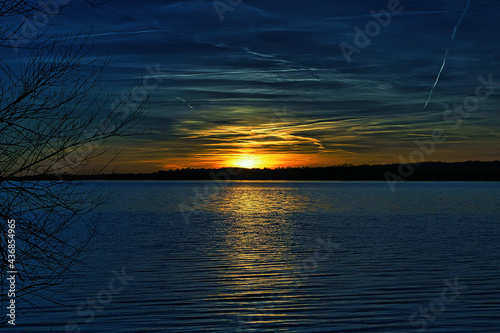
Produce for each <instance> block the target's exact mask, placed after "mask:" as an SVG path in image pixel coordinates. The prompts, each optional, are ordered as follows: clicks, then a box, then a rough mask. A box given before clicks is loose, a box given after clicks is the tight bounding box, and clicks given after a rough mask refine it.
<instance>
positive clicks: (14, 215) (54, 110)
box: [0, 0, 148, 320]
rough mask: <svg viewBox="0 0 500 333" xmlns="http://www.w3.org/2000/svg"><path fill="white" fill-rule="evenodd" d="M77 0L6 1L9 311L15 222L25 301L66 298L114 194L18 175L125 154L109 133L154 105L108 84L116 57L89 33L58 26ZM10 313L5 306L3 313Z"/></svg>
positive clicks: (1, 105) (3, 90)
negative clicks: (95, 44) (67, 33)
mask: <svg viewBox="0 0 500 333" xmlns="http://www.w3.org/2000/svg"><path fill="white" fill-rule="evenodd" d="M86 2H87V3H88V4H89V5H91V6H97V5H99V4H100V3H97V2H95V1H89V0H87V1H86ZM72 4H73V2H72V1H69V0H59V1H50V0H49V1H45V2H43V3H42V2H40V1H27V0H26V1H25V0H22V1H20V0H4V1H0V18H1V19H2V22H3V23H4V26H3V28H2V29H1V30H0V50H1V52H2V55H1V58H0V80H1V81H0V200H1V201H0V235H1V237H0V238H1V244H0V279H1V281H2V282H1V285H2V296H1V299H2V305H1V308H2V312H3V311H5V304H4V302H5V301H8V299H7V294H6V290H5V286H6V274H7V271H8V270H9V267H8V265H9V262H8V258H9V257H8V254H9V252H8V247H7V240H8V239H7V232H8V231H7V229H8V224H7V221H8V220H10V219H14V220H15V221H16V224H15V225H16V228H15V244H16V246H15V247H16V248H15V251H16V252H15V255H16V261H15V269H16V270H17V272H18V274H17V288H16V300H22V301H23V304H31V309H32V308H36V307H37V303H38V301H39V298H46V299H49V300H51V301H54V302H57V296H54V295H53V294H51V293H52V292H54V291H61V290H62V289H61V288H62V285H63V283H62V282H64V281H66V280H67V279H68V278H69V277H70V276H71V268H72V267H73V266H74V265H75V264H76V263H77V262H79V261H81V260H82V259H83V258H84V256H85V253H86V251H88V250H89V246H90V244H91V240H92V238H93V236H94V235H95V234H96V232H98V225H99V214H98V213H97V212H96V208H98V207H99V205H101V204H102V202H103V201H105V200H106V196H104V195H101V194H99V192H96V191H94V190H88V187H85V186H82V183H80V182H69V181H63V178H62V177H61V176H59V180H60V181H52V182H43V181H29V182H26V181H12V180H10V179H11V178H12V177H17V176H43V175H48V174H58V175H63V174H76V173H93V174H95V173H98V172H100V171H101V170H103V168H104V167H103V166H101V167H100V168H96V167H92V166H91V164H90V162H91V161H93V160H95V158H96V157H99V156H101V157H102V155H103V154H104V153H106V156H107V154H109V153H111V154H112V156H115V154H116V152H114V151H109V152H108V150H109V148H107V146H106V143H107V140H108V139H110V138H116V137H124V136H129V135H136V134H138V132H137V131H134V130H133V126H134V125H136V124H137V123H138V122H139V121H141V119H143V117H144V111H145V109H146V108H147V105H148V100H147V99H146V100H143V101H141V102H140V103H138V104H137V103H133V104H134V105H133V107H132V108H131V107H130V105H129V104H131V103H129V102H130V101H131V99H132V98H133V96H134V91H131V92H130V93H129V94H128V96H127V97H126V98H125V99H123V100H121V101H117V100H116V99H115V98H114V97H113V95H110V94H107V93H106V86H105V85H104V84H103V70H104V68H105V65H106V63H107V60H106V59H102V58H95V57H92V55H91V53H90V51H91V49H92V46H91V45H89V38H88V36H84V35H79V36H76V37H73V38H62V39H61V38H55V37H54V36H53V35H51V34H50V32H51V29H52V27H53V26H54V25H55V24H56V22H57V17H58V16H59V15H61V14H62V13H63V12H64V10H65V9H66V7H68V6H71V5H72ZM9 53H10V54H9ZM13 55H14V56H13ZM16 58H17V59H18V60H16V62H15V63H13V62H12V61H11V59H16ZM107 152H108V153H107ZM112 158H113V157H111V158H110V159H112ZM109 161H110V160H109V159H108V162H109ZM7 289H8V288H7ZM20 310H24V311H26V310H27V309H26V307H23V309H20ZM6 318H7V317H6V316H5V315H4V314H3V313H2V320H5V319H6Z"/></svg>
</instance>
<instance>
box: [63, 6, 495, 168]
mask: <svg viewBox="0 0 500 333" xmlns="http://www.w3.org/2000/svg"><path fill="white" fill-rule="evenodd" d="M222 2H223V3H225V4H227V3H228V2H227V1H226V0H222ZM236 2H237V1H235V0H233V1H232V3H233V4H235V3H236ZM466 5H467V1H466V0H464V1H462V0H433V1H423V0H421V1H409V0H406V1H405V0H402V1H401V4H400V6H401V8H402V11H401V12H400V13H399V14H396V15H393V16H392V17H391V21H390V22H389V23H388V24H387V26H386V27H381V28H380V32H377V33H374V36H373V37H371V38H370V43H369V45H367V46H366V47H363V48H358V50H359V53H353V54H352V55H351V58H352V59H351V61H350V62H348V61H347V60H346V57H345V56H344V54H343V53H342V50H341V47H340V45H341V43H342V42H344V43H347V44H350V45H354V38H355V34H356V30H355V28H356V27H359V28H360V29H361V30H364V29H365V25H366V24H367V23H369V22H371V21H375V18H374V17H373V16H372V15H371V14H370V13H371V12H372V11H374V12H379V11H381V10H386V9H387V6H388V1H374V0H358V1H345V0H342V1H319V0H309V1H283V0H272V1H269V0H266V1H261V0H255V1H245V2H243V3H241V4H239V5H236V6H231V11H230V10H227V11H226V12H225V13H224V14H223V18H224V20H223V21H221V17H220V15H219V14H218V13H217V11H216V9H215V8H214V3H213V2H212V1H200V0H196V1H189V0H184V1H167V0H162V1H152V0H143V1H136V0H134V1H132V0H119V1H118V0H116V1H112V2H110V3H108V4H106V5H104V6H102V7H100V8H99V9H97V10H93V9H90V8H89V7H88V6H82V7H81V8H75V9H72V10H69V11H67V15H66V16H65V17H63V18H62V22H61V24H60V25H59V26H57V27H55V30H54V31H55V32H56V33H57V34H58V35H60V36H66V35H68V36H72V35H76V34H77V33H78V32H79V31H83V32H89V31H90V29H91V28H92V27H93V30H92V38H91V40H92V42H93V43H94V44H95V48H94V50H93V51H92V56H105V55H106V54H109V55H110V57H111V61H110V64H109V66H108V68H107V70H106V76H105V79H106V82H107V83H108V88H109V90H110V92H114V93H116V94H118V96H121V95H124V94H125V93H126V92H127V91H129V90H131V89H133V88H134V87H135V86H137V84H138V82H139V81H140V79H141V75H142V77H148V76H151V74H150V73H149V72H150V70H148V67H149V68H153V69H159V70H160V71H159V72H158V71H157V72H155V74H154V77H153V80H150V82H154V79H157V80H158V83H159V84H158V85H157V87H154V88H151V89H149V91H148V92H149V93H150V95H151V105H150V110H149V114H148V116H147V118H146V119H145V121H144V122H142V123H141V124H140V126H139V127H140V128H144V129H148V130H151V131H152V134H150V135H147V136H141V137H137V138H135V139H133V140H132V141H124V140H119V141H116V142H110V144H114V145H116V146H117V148H118V149H122V153H121V156H120V158H119V159H118V160H117V161H116V162H115V164H114V166H115V167H116V170H118V171H123V172H125V171H127V172H128V171H134V172H139V171H143V172H149V171H155V170H158V169H170V168H182V167H191V168H197V167H226V166H240V167H278V166H327V165H335V164H343V163H353V164H363V163H368V164H374V163H399V162H400V160H399V157H398V156H404V157H405V158H408V156H409V154H410V153H411V152H412V151H413V150H415V149H416V148H417V146H416V145H415V143H414V140H415V139H420V140H425V139H429V138H430V136H431V134H432V132H433V130H435V129H442V130H443V131H444V133H445V134H446V135H447V140H446V142H444V143H442V144H438V145H437V146H436V150H435V152H433V153H432V154H430V155H429V156H427V157H426V159H427V160H428V161H439V160H441V161H463V160H495V159H498V158H499V155H500V154H499V153H500V150H499V147H500V145H499V144H500V132H499V125H500V118H499V111H500V110H499V107H500V84H499V85H498V86H497V89H496V93H494V94H492V95H491V96H489V98H487V99H485V100H482V101H480V105H479V108H478V109H477V110H476V111H475V112H473V114H471V115H470V116H469V117H468V118H466V119H463V122H462V123H461V124H460V126H458V128H455V129H453V128H452V127H453V125H454V124H455V123H454V122H446V121H444V120H443V113H444V111H445V108H444V103H447V104H448V105H450V108H452V109H453V104H455V103H457V104H462V103H463V101H464V99H465V98H467V97H468V96H475V91H476V87H477V86H478V85H479V84H480V82H479V80H478V76H480V75H482V76H483V77H484V78H488V76H489V75H492V78H493V81H495V82H500V42H499V32H500V21H498V15H499V13H500V3H499V2H497V1H485V0H473V1H471V4H470V8H469V10H468V12H467V13H466V15H465V18H464V20H463V22H462V24H461V26H460V27H459V28H458V31H457V33H456V37H455V40H454V42H453V45H452V47H451V49H450V51H449V54H448V58H447V61H446V66H445V67H444V69H443V72H442V75H441V77H440V79H439V82H438V84H437V86H436V88H435V90H434V93H433V96H432V99H431V101H430V103H429V105H428V106H427V108H426V109H425V110H424V109H423V108H424V105H425V102H426V100H427V98H428V97H429V93H430V90H431V87H432V85H433V84H434V82H435V80H436V76H437V74H438V72H439V70H440V68H441V66H442V63H443V56H444V54H445V50H446V48H447V47H448V46H449V45H450V42H451V37H452V33H453V29H454V27H455V25H456V24H457V21H458V20H459V18H460V16H461V15H462V13H463V12H464V9H465V8H466ZM227 6H230V5H227ZM377 17H379V18H380V19H382V18H383V17H382V16H377ZM375 22H376V21H375ZM344 45H345V44H344ZM489 88H490V89H493V88H494V87H492V86H490V87H489ZM483 90H484V91H486V89H483Z"/></svg>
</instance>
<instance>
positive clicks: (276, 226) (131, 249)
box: [11, 181, 500, 333]
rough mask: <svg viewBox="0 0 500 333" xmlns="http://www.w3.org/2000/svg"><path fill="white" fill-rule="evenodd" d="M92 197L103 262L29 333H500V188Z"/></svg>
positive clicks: (36, 319)
mask: <svg viewBox="0 0 500 333" xmlns="http://www.w3.org/2000/svg"><path fill="white" fill-rule="evenodd" d="M85 186H88V187H89V188H91V187H92V188H93V187H95V186H99V187H101V188H102V190H103V191H110V192H112V193H114V197H113V198H112V199H111V200H110V201H109V203H108V204H107V205H105V206H104V207H103V208H102V214H103V215H102V229H103V230H102V231H103V234H102V235H99V236H98V237H97V238H96V239H95V246H98V247H99V249H97V250H95V251H93V252H91V253H90V254H89V258H88V267H81V268H79V271H78V273H79V275H80V277H79V279H78V280H75V281H73V282H72V283H73V285H74V286H73V288H72V289H71V290H69V291H67V292H64V293H63V294H61V295H59V296H58V298H59V299H60V300H61V302H62V303H64V304H65V305H56V304H51V303H47V304H43V308H42V309H41V311H40V312H39V313H38V314H35V313H33V312H29V313H26V314H23V315H19V317H18V318H17V320H16V324H17V325H16V326H17V327H16V329H17V331H19V332H50V329H51V327H52V329H53V332H304V333H305V332H308V333H309V332H364V333H365V332H424V331H425V332H429V333H430V332H456V333H463V332H474V333H479V332H488V333H490V332H500V279H499V276H500V208H499V207H500V184H499V183H467V182H443V183H436V182H422V183H403V184H398V186H397V187H396V191H395V192H394V193H392V192H391V191H390V190H389V187H388V186H387V184H385V183H383V182H244V181H242V182H228V183H223V184H222V185H219V183H215V182H196V181H191V182H97V183H92V184H89V185H85ZM193 208H195V209H196V210H194V211H192V209H193ZM20 306H22V305H20ZM16 329H12V330H11V331H16Z"/></svg>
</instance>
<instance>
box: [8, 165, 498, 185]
mask: <svg viewBox="0 0 500 333" xmlns="http://www.w3.org/2000/svg"><path fill="white" fill-rule="evenodd" d="M1 180H15V181H21V180H31V181H33V180H67V181H72V180H74V181H80V180H102V181H104V180H117V181H126V180H151V181H162V180H168V181H190V180H191V181H210V180H212V181H234V180H236V181H237V180H247V181H248V180H253V181H392V182H401V181H434V182H435V181H481V182H498V181H500V161H491V162H481V161H467V162H425V163H422V164H418V165H417V164H406V165H401V164H383V165H382V164H378V165H356V166H355V165H339V166H330V167H294V168H277V169H266V168H264V169H244V168H219V169H177V170H160V171H157V172H152V173H124V174H118V173H108V174H94V175H69V174H63V175H53V174H44V175H36V176H24V177H11V178H3V179H1Z"/></svg>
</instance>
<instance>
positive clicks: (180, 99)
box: [175, 96, 194, 109]
mask: <svg viewBox="0 0 500 333" xmlns="http://www.w3.org/2000/svg"><path fill="white" fill-rule="evenodd" d="M175 98H177V99H178V100H179V101H183V102H184V103H186V104H187V106H189V107H190V108H191V109H194V108H193V107H192V106H191V105H189V103H188V102H186V100H184V99H182V98H180V97H177V96H175Z"/></svg>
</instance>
